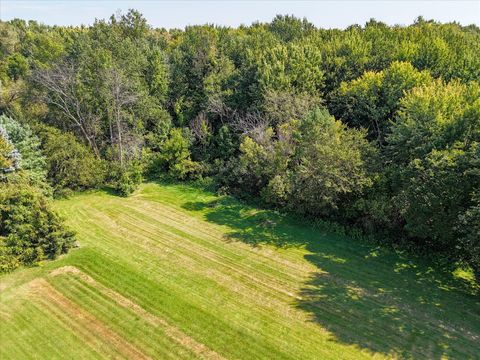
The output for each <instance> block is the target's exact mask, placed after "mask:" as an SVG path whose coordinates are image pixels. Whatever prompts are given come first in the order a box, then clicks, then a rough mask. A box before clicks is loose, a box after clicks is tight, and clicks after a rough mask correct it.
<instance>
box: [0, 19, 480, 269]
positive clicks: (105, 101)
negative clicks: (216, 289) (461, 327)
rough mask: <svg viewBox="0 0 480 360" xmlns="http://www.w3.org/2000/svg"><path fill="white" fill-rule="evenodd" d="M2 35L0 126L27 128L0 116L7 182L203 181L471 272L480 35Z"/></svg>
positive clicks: (7, 27) (97, 26) (281, 27)
mask: <svg viewBox="0 0 480 360" xmlns="http://www.w3.org/2000/svg"><path fill="white" fill-rule="evenodd" d="M0 38H1V39H0V40H1V41H0V81H1V90H0V112H1V113H2V114H9V115H10V116H12V117H13V118H16V119H21V124H18V123H15V122H13V121H12V120H11V119H7V118H5V117H1V118H0V121H1V122H2V124H7V125H5V126H4V127H5V128H6V133H7V134H8V136H2V137H0V141H1V143H0V146H1V147H2V148H1V153H2V158H1V160H0V161H2V167H3V168H7V167H8V170H7V171H9V172H10V173H11V176H10V175H9V176H4V178H7V177H9V178H10V179H9V180H8V181H12V180H13V179H15V181H20V179H23V180H24V181H25V182H26V183H28V184H30V185H32V186H40V185H39V184H40V183H42V182H44V181H43V179H44V178H45V162H46V168H47V179H48V181H50V182H51V183H52V185H53V187H54V189H55V191H56V192H57V193H59V192H63V191H66V190H67V189H72V190H81V189H85V188H91V187H96V186H99V185H101V184H103V183H105V182H110V184H111V185H113V186H114V187H115V188H117V189H118V191H119V192H120V193H122V194H123V195H128V194H130V193H131V192H132V191H134V189H136V187H137V186H138V184H139V182H140V181H141V175H142V172H143V170H145V172H146V173H147V174H148V175H150V176H158V175H159V174H160V173H165V172H166V173H168V174H169V175H170V176H172V177H174V178H177V179H182V180H183V179H192V178H197V177H201V176H203V175H209V176H213V177H214V178H215V179H217V180H218V182H219V186H221V187H222V189H223V190H227V191H230V192H231V193H235V194H237V195H240V196H253V197H257V198H260V199H261V200H263V201H264V202H266V203H268V204H269V205H270V206H277V207H282V208H286V209H289V210H291V211H297V212H301V213H304V214H309V216H312V217H317V218H318V217H320V216H321V217H322V218H329V219H328V220H329V221H330V220H335V221H342V222H343V223H344V225H347V226H349V225H352V224H354V225H355V226H357V227H360V228H362V229H364V230H365V231H371V232H374V233H379V232H381V233H382V235H385V237H390V238H391V239H392V241H394V242H395V243H402V244H409V246H411V247H415V248H416V249H420V250H424V251H425V252H427V251H428V252H430V251H432V250H438V251H441V252H442V255H441V256H442V257H443V256H444V257H448V258H450V259H454V260H460V261H464V262H468V263H469V264H474V261H473V260H468V259H473V257H472V255H471V250H467V249H472V248H473V249H474V248H475V247H472V246H467V245H465V246H464V245H462V242H469V241H470V240H460V239H470V238H471V235H468V234H472V233H473V234H474V233H475V231H476V230H475V227H468V226H467V225H461V224H463V223H465V221H466V220H465V219H471V218H472V219H474V218H475V217H474V215H471V213H472V212H473V213H475V211H474V210H471V211H470V210H469V209H473V208H474V207H475V206H476V205H475V204H476V203H475V201H476V200H475V195H474V194H476V191H477V190H476V189H477V188H478V176H477V175H476V174H477V172H476V171H477V169H478V161H477V159H478V144H479V143H480V135H479V129H480V120H479V118H480V115H479V114H480V108H479V100H478V99H479V97H480V90H479V85H478V81H480V76H479V74H480V73H479V71H478V69H479V68H480V57H479V56H478V53H480V41H479V40H480V30H479V28H478V27H477V26H468V27H464V26H461V25H459V24H456V23H450V24H440V23H436V22H434V21H426V20H424V19H422V18H419V19H417V20H416V21H415V23H414V24H412V25H410V26H388V25H386V24H384V23H381V22H378V21H375V20H373V19H372V20H370V21H368V22H367V23H366V24H365V25H364V26H360V25H352V26H350V27H348V28H346V29H345V30H338V29H330V30H327V29H321V28H316V27H315V26H313V25H312V24H310V23H309V22H308V21H307V20H306V19H297V18H295V17H293V16H282V15H279V16H277V17H275V18H274V19H273V21H271V22H270V23H255V24H253V25H251V26H241V27H239V28H225V27H217V26H213V25H204V26H189V27H187V28H186V29H185V30H169V31H167V30H165V29H152V28H151V27H150V26H149V25H148V23H147V22H146V20H145V18H144V17H143V16H142V14H140V13H139V12H138V11H135V10H129V11H128V12H127V13H125V14H117V15H114V16H112V17H110V18H109V19H107V20H96V21H95V22H94V24H93V25H91V26H87V27H81V28H77V27H61V26H55V27H51V26H47V25H42V24H38V23H36V22H34V21H30V22H28V23H27V22H25V21H23V20H18V19H17V20H12V21H9V22H0ZM323 106H325V108H327V109H329V111H330V113H331V114H333V117H332V116H330V115H329V114H328V113H327V112H326V111H325V110H318V111H315V109H317V108H319V107H320V108H321V107H323ZM309 114H310V115H309ZM335 119H337V120H335ZM340 121H342V122H343V123H341V122H340ZM37 123H40V126H39V127H38V130H37V127H33V129H34V130H36V132H38V134H39V135H40V137H41V140H42V141H41V150H42V151H43V152H44V153H43V154H41V153H40V152H39V146H38V140H36V138H35V136H33V134H32V133H31V131H30V130H29V127H28V126H27V125H25V124H28V125H30V126H33V124H37ZM45 125H49V126H52V128H47V127H45ZM365 137H366V139H367V140H368V141H370V143H368V142H367V140H365ZM12 146H13V148H12ZM374 148H376V149H377V150H378V156H377V150H373V149H374ZM15 149H16V150H15ZM19 153H21V155H22V158H21V159H20V158H19V157H18V156H17V155H18V154H19ZM15 154H17V155H15ZM15 156H17V157H15ZM144 167H145V169H143V168H144ZM13 170H15V171H13ZM17 170H19V171H17ZM27 179H29V180H28V181H27ZM105 179H106V180H105ZM45 193H47V191H46V192H45ZM456 229H462V230H461V231H460V230H456ZM471 266H473V265H471Z"/></svg>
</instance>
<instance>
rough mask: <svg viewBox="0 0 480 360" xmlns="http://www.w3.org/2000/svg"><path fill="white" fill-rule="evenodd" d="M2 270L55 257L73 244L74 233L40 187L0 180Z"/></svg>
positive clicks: (0, 254)
mask: <svg viewBox="0 0 480 360" xmlns="http://www.w3.org/2000/svg"><path fill="white" fill-rule="evenodd" d="M0 225H1V226H0V271H1V272H5V271H11V270H13V269H14V268H16V267H18V266H19V265H21V264H27V265H31V264H34V263H36V262H38V261H41V260H45V259H55V258H56V257H58V256H59V255H60V254H64V253H66V252H67V251H68V250H69V249H70V248H71V247H72V246H73V244H74V234H73V233H72V232H71V231H68V230H66V229H65V228H64V226H63V223H62V220H61V218H60V217H59V216H58V215H57V214H56V213H55V212H54V211H53V210H52V208H51V205H50V204H49V203H48V200H47V199H46V198H45V196H44V195H42V194H41V193H40V192H39V191H38V190H36V189H35V188H32V187H30V186H28V185H25V184H18V183H10V184H6V183H0Z"/></svg>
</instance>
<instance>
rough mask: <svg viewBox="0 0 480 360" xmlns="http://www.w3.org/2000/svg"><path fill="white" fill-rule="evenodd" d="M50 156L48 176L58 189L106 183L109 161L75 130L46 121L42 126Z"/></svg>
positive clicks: (45, 147) (44, 145)
mask: <svg viewBox="0 0 480 360" xmlns="http://www.w3.org/2000/svg"><path fill="white" fill-rule="evenodd" d="M38 134H39V135H40V138H41V141H42V148H43V151H44V154H45V156H46V159H47V169H48V180H49V181H50V183H51V184H52V186H53V188H54V190H55V192H56V193H61V192H63V191H65V190H66V189H70V190H82V189H88V188H95V187H98V186H100V185H102V184H103V182H104V179H105V164H104V162H103V161H102V160H101V159H98V158H96V157H95V155H94V154H93V153H92V151H90V149H89V148H88V147H86V146H85V145H84V144H82V143H80V142H78V140H77V139H76V137H75V136H74V135H73V134H71V133H63V132H61V131H60V130H58V129H56V128H53V127H49V126H45V125H42V126H40V127H38Z"/></svg>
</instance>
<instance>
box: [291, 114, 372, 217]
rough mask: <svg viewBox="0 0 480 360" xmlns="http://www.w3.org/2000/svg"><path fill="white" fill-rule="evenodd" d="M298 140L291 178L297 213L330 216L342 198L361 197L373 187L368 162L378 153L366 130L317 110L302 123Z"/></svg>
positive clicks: (293, 201)
mask: <svg viewBox="0 0 480 360" xmlns="http://www.w3.org/2000/svg"><path fill="white" fill-rule="evenodd" d="M298 137H299V138H298V140H297V141H298V145H297V151H296V153H295V155H294V156H295V161H294V163H295V167H294V168H293V170H292V176H291V178H292V183H293V185H292V207H293V208H294V209H296V210H297V211H301V212H306V213H311V214H327V213H328V212H329V211H330V210H331V209H332V208H333V209H335V208H336V207H337V206H338V204H339V201H340V199H341V197H342V196H344V195H347V194H361V193H362V191H363V189H364V188H366V187H368V186H370V185H371V184H372V180H371V178H370V175H369V171H368V170H369V169H368V161H369V158H370V157H371V156H372V155H373V154H374V151H373V148H372V147H371V145H370V144H369V143H368V142H367V141H366V140H365V133H364V132H363V131H358V130H354V129H348V128H347V127H346V126H345V125H344V124H342V123H341V122H340V121H338V120H335V119H334V117H333V116H331V115H330V114H329V113H328V112H327V111H326V110H316V111H315V112H313V113H312V114H311V115H309V116H307V117H306V118H305V119H304V120H303V121H302V122H301V123H300V127H299V136H298Z"/></svg>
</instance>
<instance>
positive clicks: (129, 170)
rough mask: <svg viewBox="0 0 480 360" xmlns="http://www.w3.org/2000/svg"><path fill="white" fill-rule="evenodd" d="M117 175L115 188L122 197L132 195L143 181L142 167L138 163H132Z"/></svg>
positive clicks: (119, 170) (118, 171)
mask: <svg viewBox="0 0 480 360" xmlns="http://www.w3.org/2000/svg"><path fill="white" fill-rule="evenodd" d="M117 174H118V175H117V179H116V180H114V187H115V189H116V190H117V191H118V192H119V193H120V194H121V195H122V196H128V195H130V194H132V193H133V192H134V191H135V190H136V189H138V186H139V185H140V184H141V183H142V181H143V176H142V166H141V164H140V163H139V162H137V161H132V162H131V163H129V164H128V165H126V167H125V168H123V169H118V170H117Z"/></svg>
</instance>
